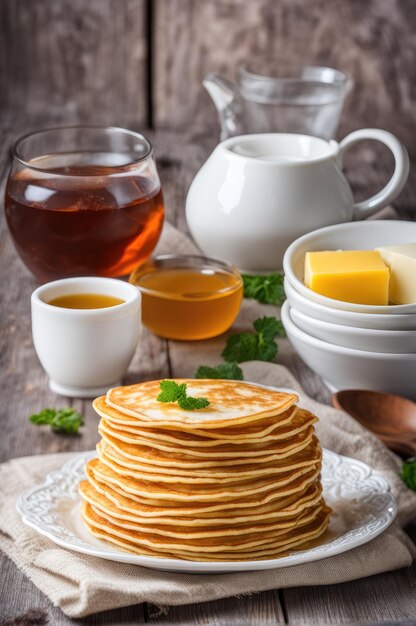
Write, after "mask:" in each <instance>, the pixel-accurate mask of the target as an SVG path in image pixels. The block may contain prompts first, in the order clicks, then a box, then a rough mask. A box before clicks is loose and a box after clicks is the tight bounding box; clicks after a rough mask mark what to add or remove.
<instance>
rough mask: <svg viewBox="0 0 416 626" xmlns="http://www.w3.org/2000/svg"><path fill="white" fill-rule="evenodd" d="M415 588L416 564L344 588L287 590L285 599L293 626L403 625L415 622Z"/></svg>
mask: <svg viewBox="0 0 416 626" xmlns="http://www.w3.org/2000/svg"><path fill="white" fill-rule="evenodd" d="M415 588H416V566H415V564H413V567H408V568H406V569H403V570H399V571H397V572H389V573H386V574H380V575H378V576H371V577H369V578H364V579H361V580H357V581H353V582H350V583H344V584H342V585H327V586H323V587H302V588H298V589H284V590H283V591H282V595H283V598H284V603H285V606H286V610H287V612H288V615H289V624H291V623H295V624H299V625H301V624H311V623H312V624H365V623H374V624H375V623H392V622H394V623H399V622H404V621H407V620H409V621H410V620H414V619H415V616H416V594H415ZM412 623H414V622H412Z"/></svg>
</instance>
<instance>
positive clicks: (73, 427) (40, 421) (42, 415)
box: [29, 407, 84, 435]
mask: <svg viewBox="0 0 416 626" xmlns="http://www.w3.org/2000/svg"><path fill="white" fill-rule="evenodd" d="M29 420H30V421H31V422H32V424H36V425H37V426H43V425H47V426H50V427H51V430H52V432H54V433H60V434H65V435H76V434H77V433H78V430H79V428H80V427H81V426H83V425H84V418H83V417H82V415H81V413H78V412H77V411H75V410H74V409H72V408H71V407H67V408H65V409H43V410H42V411H40V412H39V413H34V414H33V415H30V416H29Z"/></svg>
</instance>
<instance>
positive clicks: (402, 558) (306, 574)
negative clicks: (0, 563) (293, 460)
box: [0, 361, 416, 617]
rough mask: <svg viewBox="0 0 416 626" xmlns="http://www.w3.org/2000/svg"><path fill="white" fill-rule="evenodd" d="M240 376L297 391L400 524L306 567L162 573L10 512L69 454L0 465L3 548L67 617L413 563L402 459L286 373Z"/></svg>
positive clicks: (334, 579) (269, 368)
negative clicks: (58, 536)
mask: <svg viewBox="0 0 416 626" xmlns="http://www.w3.org/2000/svg"><path fill="white" fill-rule="evenodd" d="M243 369H244V374H245V379H246V380H249V381H253V382H261V383H263V384H269V385H277V386H289V387H292V388H296V389H297V390H299V393H300V398H301V402H300V403H301V405H302V406H305V407H307V408H308V409H311V410H312V411H314V412H316V413H317V414H318V415H319V416H320V418H321V421H320V422H319V425H318V433H319V436H320V439H321V441H322V444H323V445H324V446H326V447H328V448H330V449H332V450H335V451H336V452H339V453H341V454H346V455H350V456H354V457H356V458H358V459H361V460H362V461H365V462H367V463H369V464H371V465H372V466H373V467H374V468H376V469H378V470H379V471H381V472H382V473H383V475H384V476H385V477H386V478H387V479H388V481H389V482H390V485H391V488H392V492H393V493H394V495H395V496H396V498H397V500H398V504H399V511H400V512H399V516H398V519H397V521H396V522H394V523H393V524H392V526H390V528H389V529H388V530H386V531H385V532H384V533H383V534H382V535H380V536H379V537H377V538H376V539H374V540H373V541H371V542H370V543H368V544H366V545H364V546H361V547H359V548H355V549H354V550H351V551H350V552H346V553H344V554H340V555H338V556H334V557H330V558H327V559H324V560H322V561H316V562H313V563H307V564H304V565H297V566H294V567H288V568H284V569H273V570H268V571H264V572H241V573H237V574H217V575H193V574H175V573H169V572H161V571H156V570H151V569H145V568H143V567H138V566H134V565H126V564H122V563H115V562H112V561H105V560H102V559H98V558H94V557H89V556H84V555H81V554H77V553H75V552H71V551H69V550H65V549H63V548H60V547H59V546H56V545H54V544H53V543H52V542H51V541H49V540H48V539H46V538H44V537H42V536H40V535H38V534H37V533H36V532H35V531H34V530H32V529H31V528H28V527H27V526H25V525H24V524H23V523H22V522H21V520H20V518H19V515H18V514H17V512H16V510H15V502H16V494H19V493H20V492H21V491H22V490H25V489H28V488H29V487H30V486H32V485H34V484H37V483H39V482H42V481H43V479H44V477H45V474H46V473H48V472H50V471H53V470H55V469H57V468H59V467H61V466H62V465H63V463H65V462H66V461H67V460H68V459H69V458H71V456H72V455H68V454H57V455H47V456H37V457H26V458H22V459H14V460H13V461H9V462H8V463H5V464H3V465H2V466H0V548H1V549H3V550H4V551H5V552H6V554H7V555H8V556H9V557H10V558H11V559H12V560H13V561H14V562H15V563H16V565H17V566H18V567H19V568H20V569H22V570H23V572H24V573H25V574H26V575H27V576H28V577H29V578H30V579H31V580H32V581H33V582H34V583H35V585H36V586H37V587H39V589H40V590H41V591H43V593H45V594H46V595H47V596H48V597H49V598H50V599H51V600H52V602H53V603H54V604H55V605H57V606H59V607H60V608H61V609H62V610H63V611H64V613H66V614H67V615H69V616H71V617H82V616H85V615H89V614H90V613H95V612H97V611H104V610H106V609H114V608H117V607H121V606H128V605H131V604H137V603H140V602H152V603H154V604H157V605H175V604H188V603H194V602H205V601H208V600H215V599H218V598H224V597H227V596H233V595H239V594H247V593H252V592H256V591H262V590H266V589H275V588H278V587H294V586H296V587H298V586H303V585H324V584H332V583H339V582H344V581H348V580H353V579H356V578H362V577H364V576H370V575H372V574H377V573H380V572H385V571H387V570H393V569H397V568H401V567H405V566H409V565H410V564H411V562H412V559H413V558H414V557H415V556H416V551H415V548H414V546H413V544H412V542H411V541H410V539H409V538H408V537H407V535H406V534H405V533H404V531H403V530H401V528H400V525H402V524H404V523H406V522H407V521H408V520H409V519H411V517H412V516H415V515H416V494H413V493H412V492H410V491H409V490H408V489H407V488H406V487H405V486H404V485H403V483H402V482H401V480H400V478H399V477H398V470H399V466H400V462H399V460H398V459H397V458H396V457H395V456H394V455H393V454H391V453H390V452H389V451H388V450H387V449H386V448H385V447H384V446H383V444H382V443H380V442H379V441H378V440H376V439H375V438H374V437H373V436H372V435H371V434H370V433H368V432H367V431H365V430H364V429H363V428H362V427H361V426H360V425H359V424H358V423H356V422H355V421H354V420H353V419H352V418H350V417H349V416H347V415H346V414H344V413H342V412H340V411H337V410H335V409H333V408H331V407H329V406H325V405H321V404H318V403H317V402H315V401H313V400H311V399H310V398H308V397H307V396H306V395H305V394H304V393H303V392H302V390H301V389H300V387H299V385H298V383H297V382H296V380H295V379H294V378H293V376H292V375H291V374H290V373H289V371H288V370H287V369H286V368H284V367H283V366H280V365H276V364H270V363H259V362H254V361H253V362H249V363H246V364H244V365H243Z"/></svg>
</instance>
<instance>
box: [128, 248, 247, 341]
mask: <svg viewBox="0 0 416 626" xmlns="http://www.w3.org/2000/svg"><path fill="white" fill-rule="evenodd" d="M129 282H131V283H132V284H134V285H136V286H137V287H138V288H139V289H140V291H141V294H142V322H143V324H144V326H146V327H147V328H148V329H149V330H150V331H151V332H153V333H154V334H155V335H159V337H165V338H167V339H179V340H185V341H189V340H197V339H209V338H210V337H216V336H217V335H221V334H222V333H224V332H225V331H226V330H228V329H229V328H230V326H231V324H232V323H233V322H234V320H235V319H236V317H237V315H238V312H239V310H240V305H241V301H242V298H243V280H242V278H241V276H240V274H239V273H238V271H237V270H236V269H235V268H234V267H233V266H232V265H229V264H228V263H224V262H223V261H217V260H215V259H209V258H207V257H204V256H196V255H179V254H168V255H162V256H157V257H155V258H153V259H152V260H150V261H148V262H147V263H146V264H144V265H141V266H140V267H138V268H137V269H136V270H135V271H134V272H133V273H132V274H131V276H130V278H129Z"/></svg>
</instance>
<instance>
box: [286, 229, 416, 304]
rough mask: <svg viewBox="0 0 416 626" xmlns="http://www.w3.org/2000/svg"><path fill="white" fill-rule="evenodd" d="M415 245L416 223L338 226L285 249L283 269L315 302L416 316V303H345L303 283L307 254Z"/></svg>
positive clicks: (308, 236) (318, 232)
mask: <svg viewBox="0 0 416 626" xmlns="http://www.w3.org/2000/svg"><path fill="white" fill-rule="evenodd" d="M412 242H416V222H405V221H399V220H370V221H365V222H350V223H348V224H337V225H336V226H327V227H325V228H320V229H318V230H314V231H313V232H311V233H308V234H307V235H303V237H299V239H296V240H295V241H294V242H293V243H292V244H291V245H290V246H289V247H288V249H287V250H286V252H285V256H284V258H283V269H284V272H285V276H286V277H287V279H288V281H289V282H290V284H291V285H292V286H293V287H294V288H295V289H296V290H297V291H299V293H301V294H302V295H304V296H305V297H306V298H309V299H310V300H314V302H318V303H319V304H323V305H325V306H329V307H332V308H335V309H342V310H344V311H355V312H357V313H382V314H388V315H397V314H401V313H416V304H400V305H397V304H396V305H388V306H374V305H366V304H354V303H351V302H343V301H341V300H334V299H333V298H327V297H326V296H322V295H321V294H319V293H316V292H315V291H312V289H309V288H308V287H306V286H305V285H304V284H303V274H304V263H305V254H306V252H314V251H317V250H340V249H341V250H373V249H374V248H378V247H379V246H389V245H397V244H401V243H412Z"/></svg>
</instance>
